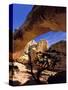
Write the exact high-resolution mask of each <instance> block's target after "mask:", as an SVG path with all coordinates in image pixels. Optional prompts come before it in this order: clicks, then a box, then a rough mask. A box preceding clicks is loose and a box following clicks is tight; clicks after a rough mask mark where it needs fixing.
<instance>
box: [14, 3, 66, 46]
mask: <svg viewBox="0 0 68 90" xmlns="http://www.w3.org/2000/svg"><path fill="white" fill-rule="evenodd" d="M32 7H33V6H32V5H25V4H14V5H13V31H14V30H15V29H16V28H18V27H20V26H21V25H22V24H23V23H24V21H25V20H26V17H27V15H28V14H29V12H30V11H31V9H32ZM41 39H46V40H47V41H48V45H49V47H50V46H51V45H52V44H54V43H56V42H58V41H61V40H66V33H65V32H53V31H50V32H48V33H44V34H42V35H40V36H38V37H36V38H35V41H36V42H38V41H40V40H41Z"/></svg>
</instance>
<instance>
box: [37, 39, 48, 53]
mask: <svg viewBox="0 0 68 90" xmlns="http://www.w3.org/2000/svg"><path fill="white" fill-rule="evenodd" d="M47 50H48V43H47V40H41V41H40V42H38V43H37V52H42V53H44V52H45V51H47Z"/></svg>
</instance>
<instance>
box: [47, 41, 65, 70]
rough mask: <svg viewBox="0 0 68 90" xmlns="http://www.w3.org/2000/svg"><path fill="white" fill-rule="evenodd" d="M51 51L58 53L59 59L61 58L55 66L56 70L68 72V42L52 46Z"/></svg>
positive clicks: (60, 42)
mask: <svg viewBox="0 0 68 90" xmlns="http://www.w3.org/2000/svg"><path fill="white" fill-rule="evenodd" d="M49 50H50V51H53V52H54V51H56V52H58V57H59V56H60V57H61V60H60V62H59V63H58V64H57V65H56V66H55V70H57V71H58V70H59V71H66V41H59V42H58V43H56V44H54V45H52V46H51V47H50V48H49Z"/></svg>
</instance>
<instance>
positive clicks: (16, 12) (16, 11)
mask: <svg viewBox="0 0 68 90" xmlns="http://www.w3.org/2000/svg"><path fill="white" fill-rule="evenodd" d="M31 9H32V5H25V4H13V31H14V30H15V29H17V28H19V27H20V26H21V25H22V24H23V23H24V21H25V20H26V17H27V15H28V13H29V12H30V11H31Z"/></svg>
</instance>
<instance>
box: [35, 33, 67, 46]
mask: <svg viewBox="0 0 68 90" xmlns="http://www.w3.org/2000/svg"><path fill="white" fill-rule="evenodd" d="M41 39H44V40H47V41H48V46H49V47H50V46H51V45H53V44H54V43H57V42H59V41H61V40H66V32H61V31H59V32H54V31H50V32H48V33H44V34H42V35H40V36H37V37H36V38H35V39H34V40H35V41H36V42H39V41H40V40H41Z"/></svg>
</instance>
